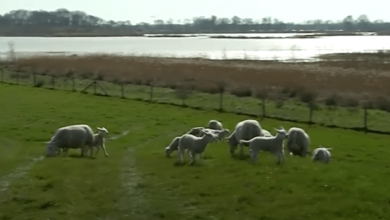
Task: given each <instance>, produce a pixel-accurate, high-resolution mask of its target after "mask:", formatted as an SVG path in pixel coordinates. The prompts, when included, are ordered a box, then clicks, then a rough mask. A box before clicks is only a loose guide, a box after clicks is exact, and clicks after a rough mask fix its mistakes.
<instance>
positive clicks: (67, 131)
mask: <svg viewBox="0 0 390 220" xmlns="http://www.w3.org/2000/svg"><path fill="white" fill-rule="evenodd" d="M94 143H95V136H94V133H93V131H92V129H91V127H90V126H89V125H86V124H80V125H69V126H65V127H61V128H59V129H57V131H56V132H55V134H54V136H53V137H52V138H51V140H50V141H48V142H46V144H47V147H46V154H47V156H53V155H54V154H55V153H56V152H57V151H58V149H64V150H65V151H66V152H67V151H68V148H73V149H77V148H81V155H80V156H84V152H85V150H88V149H87V148H92V147H93V145H94Z"/></svg>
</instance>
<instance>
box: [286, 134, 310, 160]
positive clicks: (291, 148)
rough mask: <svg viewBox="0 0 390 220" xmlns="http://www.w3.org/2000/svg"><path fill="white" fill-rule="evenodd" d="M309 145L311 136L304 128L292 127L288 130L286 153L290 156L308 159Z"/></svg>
mask: <svg viewBox="0 0 390 220" xmlns="http://www.w3.org/2000/svg"><path fill="white" fill-rule="evenodd" d="M309 145H310V138H309V135H308V134H307V133H306V132H305V131H304V130H303V129H302V128H297V127H292V128H290V129H289V130H288V139H287V146H286V151H287V152H289V153H290V155H299V156H301V157H306V155H307V154H308V153H309Z"/></svg>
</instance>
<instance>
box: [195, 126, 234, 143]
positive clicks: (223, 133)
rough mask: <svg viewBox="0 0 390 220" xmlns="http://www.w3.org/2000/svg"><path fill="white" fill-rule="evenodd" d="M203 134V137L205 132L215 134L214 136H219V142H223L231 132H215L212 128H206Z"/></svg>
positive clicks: (224, 130)
mask: <svg viewBox="0 0 390 220" xmlns="http://www.w3.org/2000/svg"><path fill="white" fill-rule="evenodd" d="M201 132H202V135H203V134H204V132H210V133H213V134H214V135H216V136H217V139H216V140H218V141H223V140H224V139H225V137H226V136H228V135H230V130H229V129H227V128H225V129H222V130H214V129H210V128H205V129H203V130H202V131H201Z"/></svg>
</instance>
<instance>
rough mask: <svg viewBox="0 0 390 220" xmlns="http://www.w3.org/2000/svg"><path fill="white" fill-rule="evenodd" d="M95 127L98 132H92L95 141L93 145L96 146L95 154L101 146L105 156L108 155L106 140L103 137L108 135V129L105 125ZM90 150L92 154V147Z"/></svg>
mask: <svg viewBox="0 0 390 220" xmlns="http://www.w3.org/2000/svg"><path fill="white" fill-rule="evenodd" d="M97 129H98V131H99V132H98V133H97V134H94V136H95V142H94V144H93V146H94V147H96V148H97V150H96V153H95V155H97V153H98V152H99V150H100V148H103V151H104V154H105V155H106V157H108V153H107V150H106V146H105V142H106V140H105V137H106V136H107V135H108V130H107V129H106V128H105V127H102V128H99V127H97ZM90 150H91V155H92V151H93V150H92V148H91V149H90Z"/></svg>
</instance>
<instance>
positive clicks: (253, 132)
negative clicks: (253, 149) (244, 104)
mask: <svg viewBox="0 0 390 220" xmlns="http://www.w3.org/2000/svg"><path fill="white" fill-rule="evenodd" d="M261 134H262V133H261V127H260V124H259V122H258V121H256V120H252V119H248V120H244V121H241V122H239V123H237V125H236V127H235V129H234V131H233V133H231V134H230V136H229V137H227V139H226V140H227V142H228V143H229V149H230V154H231V155H233V154H234V151H235V150H236V149H237V145H238V144H239V146H240V155H242V154H243V151H244V149H243V146H242V145H245V146H248V144H245V143H242V144H241V143H240V140H250V139H252V138H254V137H257V136H261Z"/></svg>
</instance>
